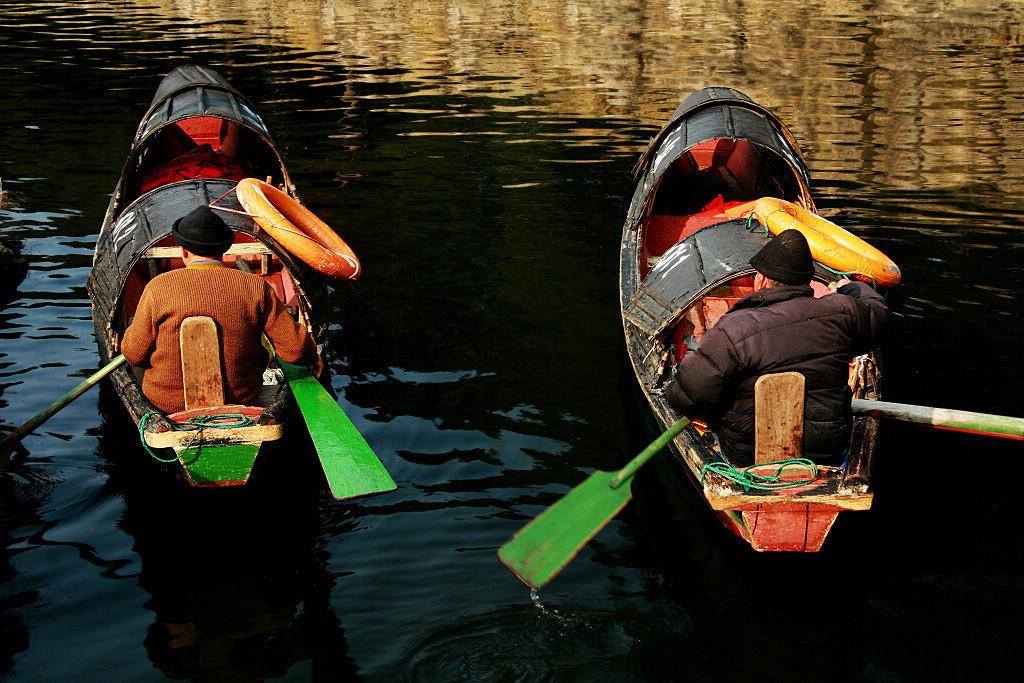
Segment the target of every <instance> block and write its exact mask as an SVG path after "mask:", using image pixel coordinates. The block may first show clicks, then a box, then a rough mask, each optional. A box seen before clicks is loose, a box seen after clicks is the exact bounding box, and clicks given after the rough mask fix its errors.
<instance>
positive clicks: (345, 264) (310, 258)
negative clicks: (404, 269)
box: [235, 178, 360, 280]
mask: <svg viewBox="0 0 1024 683" xmlns="http://www.w3.org/2000/svg"><path fill="white" fill-rule="evenodd" d="M235 194H237V195H238V201H239V202H241V204H242V206H243V207H244V208H245V210H246V212H247V213H248V214H249V215H251V216H252V217H253V220H255V221H256V223H257V225H259V226H260V227H261V228H263V229H264V230H266V231H267V233H269V234H270V236H271V237H273V238H274V239H275V240H277V241H278V242H280V243H281V245H282V246H283V247H284V248H285V249H287V250H288V251H290V252H291V253H293V254H295V255H296V256H298V257H299V258H300V259H302V260H303V261H305V262H306V263H308V264H309V265H311V266H312V267H313V268H316V269H317V270H319V271H320V272H321V273H324V274H325V275H330V276H331V277H333V278H338V279H349V280H355V279H356V278H357V277H359V271H360V266H359V259H358V258H356V255H355V253H354V252H353V251H352V249H351V248H349V246H348V245H347V244H345V241H344V240H343V239H341V238H340V237H338V234H337V233H336V232H334V231H333V230H331V228H330V226H328V225H327V224H326V223H324V222H323V221H322V220H320V219H319V218H317V217H316V216H315V215H314V214H313V212H312V211H310V210H309V209H307V208H306V207H304V206H303V205H302V204H299V202H298V201H296V200H295V198H294V197H289V196H288V195H287V194H285V193H284V192H282V191H281V190H279V189H277V188H276V187H274V186H273V185H270V184H268V183H265V182H263V181H262V180H258V179H256V178H243V179H242V180H239V181H238V186H237V187H236V188H235Z"/></svg>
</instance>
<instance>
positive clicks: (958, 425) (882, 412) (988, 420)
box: [853, 398, 1024, 441]
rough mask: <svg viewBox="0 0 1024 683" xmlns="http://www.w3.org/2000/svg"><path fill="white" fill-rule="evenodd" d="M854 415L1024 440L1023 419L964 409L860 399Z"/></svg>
mask: <svg viewBox="0 0 1024 683" xmlns="http://www.w3.org/2000/svg"><path fill="white" fill-rule="evenodd" d="M853 412H854V413H856V414H858V415H870V416H871V417H886V418H890V419H893V420H901V421H903V422H914V423H917V424H926V425H931V426H933V427H938V428H939V429H949V430H952V431H956V432H967V433H970V434H982V435H984V436H996V437H999V438H1002V439H1017V440H1018V441H1024V418H1019V417H1006V416H1005V415H987V414H985V413H971V412H967V411H965V410H946V409H944V408H929V407H927V406H914V405H908V404H906V403H887V402H885V401H868V400H865V399H860V398H855V399H853Z"/></svg>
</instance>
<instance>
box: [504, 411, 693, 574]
mask: <svg viewBox="0 0 1024 683" xmlns="http://www.w3.org/2000/svg"><path fill="white" fill-rule="evenodd" d="M689 423H690V421H689V420H686V419H682V420H680V421H679V422H677V423H675V424H674V425H672V427H670V428H669V429H668V430H667V431H665V433H664V434H662V435H661V436H659V437H658V438H657V439H655V440H654V441H652V442H651V444H650V445H649V446H647V448H645V449H644V450H642V451H641V452H640V454H639V455H637V456H636V457H635V458H633V459H632V460H630V461H629V463H628V464H627V465H626V466H625V467H623V468H622V469H621V470H619V471H618V472H602V471H601V470H598V471H597V472H594V473H593V474H591V475H590V476H589V477H588V478H587V479H586V480H584V482H583V483H582V484H580V485H579V486H577V487H576V488H574V489H573V490H572V491H570V492H569V493H567V494H566V495H565V496H564V497H563V498H561V499H560V500H558V501H556V502H555V504H554V505H552V506H551V507H549V508H548V509H547V510H545V511H544V512H542V513H541V514H540V515H539V516H538V517H537V518H536V519H534V520H533V521H532V522H530V523H529V524H527V525H526V526H524V527H523V528H522V529H520V530H519V531H518V532H517V533H516V535H515V536H513V537H512V540H510V541H509V542H508V543H506V544H505V545H503V546H501V548H499V549H498V557H499V558H500V559H501V561H502V563H504V565H505V566H506V567H508V568H509V569H510V570H512V573H513V574H515V575H516V576H518V577H519V578H520V579H522V580H523V583H525V584H526V585H527V586H530V587H531V588H540V587H541V586H543V585H544V584H546V583H547V582H548V581H550V580H551V579H553V578H555V575H557V574H558V572H560V571H562V568H563V567H565V565H567V564H569V562H570V561H571V560H572V558H574V557H576V553H578V552H579V551H580V549H581V548H582V547H583V546H585V545H586V544H587V541H589V540H590V539H591V538H593V537H594V535H595V534H596V533H597V532H598V531H600V530H601V529H602V528H603V527H604V525H605V524H607V523H608V522H609V521H611V519H612V517H614V516H615V515H617V514H619V511H620V510H622V508H624V507H626V503H628V502H629V499H630V498H631V497H632V496H633V494H632V492H631V491H630V490H629V486H630V484H631V483H632V482H633V475H634V474H636V471H637V470H638V469H640V466H641V465H643V464H644V463H646V462H647V461H648V460H650V459H651V458H652V457H654V455H655V454H656V453H657V452H658V451H660V450H661V449H662V448H664V447H665V445H666V444H667V443H668V442H670V441H671V440H672V439H673V438H675V436H676V435H677V434H679V432H681V431H683V429H685V428H686V425H688V424H689Z"/></svg>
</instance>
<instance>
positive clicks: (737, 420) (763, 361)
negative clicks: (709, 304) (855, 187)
mask: <svg viewBox="0 0 1024 683" xmlns="http://www.w3.org/2000/svg"><path fill="white" fill-rule="evenodd" d="M750 265H751V266H753V267H754V268H755V269H756V270H757V273H756V274H755V275H754V287H755V291H754V293H753V294H749V295H747V296H745V297H743V298H742V299H740V300H739V301H737V302H736V304H735V305H734V306H733V308H732V309H731V310H730V311H729V312H728V313H726V314H725V315H724V316H722V318H721V320H719V321H718V323H717V324H716V325H715V326H714V327H712V328H711V329H710V330H708V331H707V332H705V334H704V336H703V338H702V339H701V342H700V345H699V346H698V347H697V349H696V350H695V351H694V352H693V353H690V354H688V355H687V356H686V357H685V358H684V359H683V360H682V361H681V362H680V363H679V365H678V366H677V368H676V373H675V377H674V378H673V380H672V381H671V382H670V383H669V384H668V386H667V387H666V390H665V395H666V398H667V399H668V401H669V403H671V404H672V406H673V407H675V408H676V410H678V411H680V412H681V413H683V414H684V415H686V416H687V417H690V418H693V419H704V420H708V421H709V422H710V424H711V428H712V430H713V431H714V432H715V433H716V434H717V435H718V437H719V441H720V443H721V446H722V451H723V454H724V455H725V457H726V458H727V459H728V460H729V462H730V463H732V464H733V465H735V466H745V465H749V464H751V463H752V462H753V457H754V383H755V382H756V381H757V379H758V377H760V376H761V375H766V374H771V373H777V372H789V371H796V372H799V373H801V374H802V375H803V376H804V379H805V391H806V397H805V402H804V455H805V456H806V457H808V458H812V459H814V460H815V461H817V462H821V463H823V464H838V461H839V460H840V459H841V458H842V456H843V454H844V452H845V451H846V448H847V446H848V445H849V438H850V428H851V424H852V413H851V409H850V399H851V398H852V394H851V391H850V388H849V385H848V378H849V363H850V361H851V360H852V359H853V358H854V357H855V356H858V355H860V354H862V353H866V352H867V351H869V350H871V349H872V348H873V347H874V346H875V345H877V343H878V341H879V339H880V337H881V335H882V333H883V332H884V331H885V328H886V326H887V322H888V312H887V310H886V307H885V302H884V301H883V299H882V297H881V296H879V295H878V293H877V292H875V291H874V290H873V289H872V288H871V287H870V286H868V285H867V284H865V283H863V282H851V281H850V280H845V279H844V280H841V281H840V282H839V283H838V284H839V287H838V289H837V293H835V294H829V295H826V296H823V297H821V298H814V293H813V290H812V289H811V287H810V281H811V276H812V275H813V273H814V262H813V260H812V257H811V251H810V248H809V247H808V246H807V240H806V239H805V238H804V236H803V235H802V234H801V233H800V232H799V231H797V230H786V231H784V232H782V233H780V234H779V235H778V236H776V237H774V238H773V239H772V240H771V241H770V242H768V243H767V244H766V245H765V246H764V247H762V248H761V250H760V251H758V252H757V254H755V255H754V256H753V258H751V259H750Z"/></svg>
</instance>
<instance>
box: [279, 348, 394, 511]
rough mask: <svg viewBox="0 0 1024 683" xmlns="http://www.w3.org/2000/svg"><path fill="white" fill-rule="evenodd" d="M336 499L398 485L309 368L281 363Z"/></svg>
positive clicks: (379, 491) (379, 490)
mask: <svg viewBox="0 0 1024 683" xmlns="http://www.w3.org/2000/svg"><path fill="white" fill-rule="evenodd" d="M281 367H282V368H284V373H285V377H287V378H288V384H289V386H291V389H292V393H293V394H294V395H295V401H296V403H298V405H299V410H300V411H302V417H303V419H305V421H306V426H307V427H308V428H309V435H310V436H311V437H312V439H313V445H314V446H315V447H316V452H317V455H319V456H320V464H321V466H322V467H323V470H324V476H326V478H327V484H328V485H329V486H330V488H331V495H333V496H334V497H335V498H336V499H337V500H346V499H349V498H357V497H359V496H369V495H372V494H374V493H384V492H385V491H394V490H395V489H396V488H398V486H397V485H396V484H395V482H394V480H393V479H392V478H391V475H390V474H388V471H387V470H386V469H385V468H384V465H383V464H381V461H380V459H379V458H378V457H377V455H376V454H375V453H374V452H373V450H372V449H371V448H370V445H369V444H368V443H366V439H364V438H363V435H362V434H360V433H359V430H358V429H356V426H355V425H354V424H352V420H350V419H349V417H348V415H346V414H345V411H344V410H342V408H341V406H339V405H338V404H337V403H336V402H335V400H334V398H333V397H332V396H331V395H330V394H329V393H327V390H326V389H324V388H323V386H322V385H321V384H320V382H319V381H318V380H317V379H316V378H315V377H313V375H312V374H310V372H309V370H308V369H307V368H304V367H300V366H298V365H292V364H291V363H284V362H282V363H281Z"/></svg>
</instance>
